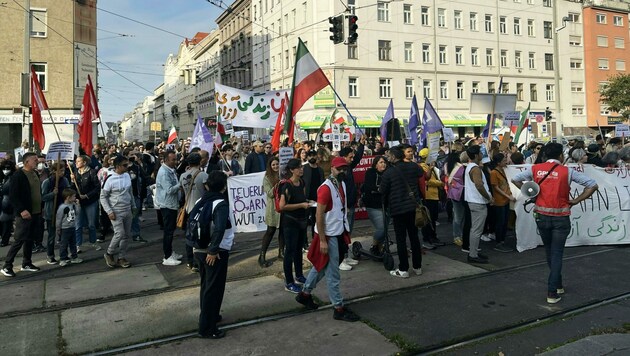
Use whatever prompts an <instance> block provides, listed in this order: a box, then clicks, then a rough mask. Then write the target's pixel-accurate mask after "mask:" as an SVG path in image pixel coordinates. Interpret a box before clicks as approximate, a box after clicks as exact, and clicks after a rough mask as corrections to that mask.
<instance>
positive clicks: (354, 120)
mask: <svg viewBox="0 0 630 356" xmlns="http://www.w3.org/2000/svg"><path fill="white" fill-rule="evenodd" d="M329 85H330V84H329ZM330 87H331V88H332V91H333V93H335V96H336V97H337V99H339V102H340V103H341V105H342V106H343V108H344V109H345V110H346V112H347V113H348V116H350V118H351V119H352V124H354V127H355V128H356V129H357V130H359V132H360V133H361V136H364V135H365V133H364V132H363V130H361V128H360V127H359V125H357V120H356V119H355V118H354V115H352V113H350V110H348V107H347V106H346V103H344V102H343V100H341V97H340V96H339V94H338V93H337V91H336V90H335V88H333V86H332V85H330Z"/></svg>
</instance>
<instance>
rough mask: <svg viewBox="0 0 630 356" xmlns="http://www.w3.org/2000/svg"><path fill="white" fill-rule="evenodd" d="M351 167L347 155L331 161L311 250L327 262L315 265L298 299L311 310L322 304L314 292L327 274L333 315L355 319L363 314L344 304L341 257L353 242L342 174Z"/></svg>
mask: <svg viewBox="0 0 630 356" xmlns="http://www.w3.org/2000/svg"><path fill="white" fill-rule="evenodd" d="M348 170H349V167H348V162H347V161H346V160H345V159H344V158H342V157H336V158H334V159H333V160H332V162H331V175H330V177H328V179H326V180H325V181H324V183H323V184H322V185H321V186H320V187H319V189H318V190H317V218H316V221H317V226H316V228H315V232H316V233H317V235H316V236H315V239H313V246H312V247H311V249H312V250H313V252H314V256H315V257H314V259H316V260H318V261H324V262H323V263H318V264H317V265H315V264H314V265H313V267H312V268H311V270H310V271H309V273H308V277H307V279H306V283H304V289H303V290H302V292H300V293H299V294H298V295H297V296H296V297H295V300H296V301H297V302H298V303H300V304H302V305H304V306H305V307H306V308H307V309H310V310H314V309H317V308H318V307H319V305H317V304H316V303H315V302H314V301H313V297H312V295H311V293H312V291H313V289H315V287H317V283H318V282H319V281H320V280H321V279H322V278H324V277H326V285H327V287H328V298H329V299H330V302H331V304H332V305H333V308H334V309H333V318H334V319H335V320H343V321H349V322H355V321H358V320H359V316H358V315H356V314H355V313H353V312H352V311H351V310H350V309H349V308H348V307H346V306H344V303H343V296H342V295H341V288H340V284H341V273H340V272H339V260H340V258H341V256H343V255H344V254H345V253H346V252H347V249H348V243H349V239H344V234H348V233H349V230H350V226H349V224H348V219H347V208H346V207H347V205H346V197H347V192H346V184H345V183H344V181H343V179H342V178H343V177H340V176H339V175H340V174H342V175H343V174H347V171H348ZM333 192H336V194H334V193H333ZM317 247H319V248H317ZM311 262H313V260H311Z"/></svg>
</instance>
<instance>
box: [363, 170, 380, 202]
mask: <svg viewBox="0 0 630 356" xmlns="http://www.w3.org/2000/svg"><path fill="white" fill-rule="evenodd" d="M382 181H383V174H382V173H379V171H378V170H377V169H376V168H370V169H368V170H367V171H366V172H365V181H364V182H363V185H362V186H361V191H362V192H363V194H362V195H361V200H362V201H363V205H365V207H366V208H372V209H381V208H382V207H383V195H382V194H381V192H379V190H378V188H379V186H380V185H381V182H382Z"/></svg>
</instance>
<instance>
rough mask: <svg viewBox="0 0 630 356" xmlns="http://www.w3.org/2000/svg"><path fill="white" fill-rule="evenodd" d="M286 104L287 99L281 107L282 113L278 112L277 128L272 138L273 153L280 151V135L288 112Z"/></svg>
mask: <svg viewBox="0 0 630 356" xmlns="http://www.w3.org/2000/svg"><path fill="white" fill-rule="evenodd" d="M286 104H287V100H286V97H285V100H282V104H281V105H280V111H279V112H278V118H277V119H276V127H275V129H274V130H273V137H272V138H271V147H272V150H273V152H276V151H279V150H280V135H281V134H282V127H283V125H282V122H283V121H284V120H283V117H284V115H285V111H286Z"/></svg>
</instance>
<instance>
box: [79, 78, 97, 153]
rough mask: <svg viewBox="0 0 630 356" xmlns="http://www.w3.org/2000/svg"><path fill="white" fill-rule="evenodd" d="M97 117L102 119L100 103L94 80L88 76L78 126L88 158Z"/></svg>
mask: <svg viewBox="0 0 630 356" xmlns="http://www.w3.org/2000/svg"><path fill="white" fill-rule="evenodd" d="M97 117H100V114H99V110H98V103H97V102H96V94H94V87H93V86H92V78H90V75H89V74H88V79H87V83H86V84H85V92H84V93H83V102H82V103H81V115H80V117H79V124H78V125H77V132H78V133H79V144H81V147H82V148H83V150H84V151H85V153H86V154H87V155H88V156H91V155H92V121H94V118H97Z"/></svg>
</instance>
